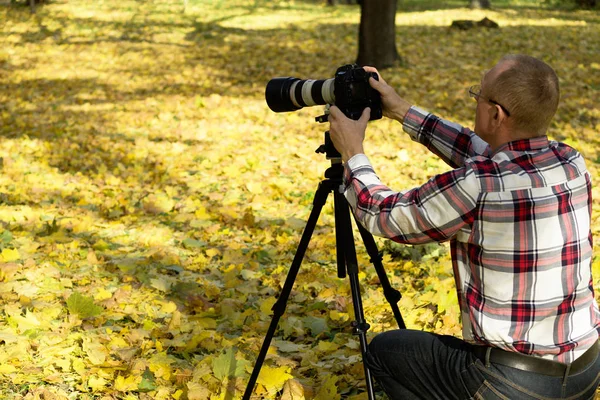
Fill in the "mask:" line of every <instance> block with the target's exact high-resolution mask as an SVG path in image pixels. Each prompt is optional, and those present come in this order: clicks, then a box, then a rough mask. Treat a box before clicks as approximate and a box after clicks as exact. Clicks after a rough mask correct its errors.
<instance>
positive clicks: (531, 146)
mask: <svg viewBox="0 0 600 400" xmlns="http://www.w3.org/2000/svg"><path fill="white" fill-rule="evenodd" d="M549 145H550V144H549V143H548V136H545V135H544V136H538V137H534V138H530V139H519V140H513V141H512V142H508V143H505V144H503V145H502V146H500V147H498V148H497V149H496V151H494V154H498V153H500V152H502V151H535V150H542V149H545V148H547V147H548V146H549Z"/></svg>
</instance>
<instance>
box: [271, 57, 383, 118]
mask: <svg viewBox="0 0 600 400" xmlns="http://www.w3.org/2000/svg"><path fill="white" fill-rule="evenodd" d="M370 77H373V78H374V79H376V80H379V76H378V75H377V74H376V73H374V72H367V71H365V70H364V69H363V68H362V67H360V66H358V65H357V64H348V65H344V66H341V67H339V68H338V69H337V71H336V73H335V77H334V78H329V79H322V80H313V79H298V78H293V77H282V78H273V79H271V80H270V81H269V83H267V87H266V89H265V99H266V100H267V105H268V106H269V108H270V109H271V110H273V111H275V112H288V111H296V110H299V109H301V108H303V107H310V106H315V105H324V104H334V105H336V106H337V107H338V108H339V109H340V110H342V112H343V113H344V114H345V115H346V116H347V117H348V118H352V119H354V120H357V119H359V118H360V116H361V115H362V112H363V111H364V109H365V108H367V107H370V108H371V117H370V119H371V120H373V119H380V118H381V116H382V109H381V96H380V95H379V92H378V91H377V90H375V89H373V88H372V87H371V85H370V84H369V78H370ZM317 121H319V122H325V121H327V115H325V116H321V117H318V118H317Z"/></svg>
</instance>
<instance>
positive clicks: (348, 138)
mask: <svg viewBox="0 0 600 400" xmlns="http://www.w3.org/2000/svg"><path fill="white" fill-rule="evenodd" d="M370 116H371V109H370V108H369V107H367V108H365V109H364V110H363V113H362V115H361V116H360V119H358V120H357V121H355V120H353V119H350V118H348V117H346V115H344V113H343V112H342V111H341V110H340V109H339V108H337V107H336V106H331V107H330V109H329V123H330V124H329V135H330V136H331V141H332V142H333V145H334V146H335V149H336V150H337V151H339V152H340V154H341V155H342V160H343V161H348V160H349V159H350V158H352V156H354V155H356V154H362V153H364V150H363V141H364V140H365V130H366V129H367V122H369V117H370Z"/></svg>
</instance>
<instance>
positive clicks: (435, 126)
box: [403, 107, 490, 168]
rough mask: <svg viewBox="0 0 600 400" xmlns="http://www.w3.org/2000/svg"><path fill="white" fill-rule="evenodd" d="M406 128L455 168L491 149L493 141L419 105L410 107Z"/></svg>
mask: <svg viewBox="0 0 600 400" xmlns="http://www.w3.org/2000/svg"><path fill="white" fill-rule="evenodd" d="M403 128H404V131H405V132H406V133H408V134H409V135H410V137H411V138H412V139H413V140H415V141H417V142H419V143H421V144H423V145H424V146H426V147H427V148H428V149H429V150H431V151H432V152H433V153H434V154H436V155H438V156H439V157H440V158H441V159H443V160H444V161H445V162H446V163H447V164H448V165H450V166H451V167H453V168H458V167H462V166H463V165H464V162H465V160H466V159H467V158H470V157H474V156H478V155H488V154H489V153H490V148H489V145H488V144H487V143H486V142H485V141H483V140H482V139H481V138H480V137H479V136H477V135H476V134H475V132H473V131H471V130H470V129H468V128H465V127H463V126H461V125H459V124H456V123H453V122H450V121H446V120H444V119H441V118H439V117H437V116H435V115H433V114H430V113H428V112H426V111H425V110H422V109H420V108H418V107H411V108H410V109H409V110H408V112H407V113H406V115H405V117H404V119H403Z"/></svg>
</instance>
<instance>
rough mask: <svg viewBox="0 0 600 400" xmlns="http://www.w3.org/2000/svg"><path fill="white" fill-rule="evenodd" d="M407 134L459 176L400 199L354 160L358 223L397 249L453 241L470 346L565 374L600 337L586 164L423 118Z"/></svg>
mask: <svg viewBox="0 0 600 400" xmlns="http://www.w3.org/2000/svg"><path fill="white" fill-rule="evenodd" d="M404 130H405V131H406V132H407V133H408V134H409V135H410V136H411V138H412V139H413V140H416V141H419V142H420V143H422V144H423V145H425V146H427V148H428V149H430V150H431V151H432V152H434V153H435V154H437V155H438V156H440V157H441V158H442V159H443V160H444V161H446V162H447V163H448V164H449V165H450V166H452V167H453V168H455V169H454V170H451V171H449V172H446V173H443V174H440V175H437V176H435V177H433V178H431V179H430V180H429V181H428V182H427V183H425V184H424V185H422V186H420V187H417V188H414V189H411V190H405V191H402V192H394V191H392V190H390V189H389V188H388V187H386V186H384V185H383V184H382V183H381V181H380V180H379V178H378V177H377V176H376V175H375V172H374V170H373V167H372V166H371V164H370V163H369V160H368V159H367V157H366V156H365V155H363V154H360V155H356V156H354V157H352V158H351V159H350V160H349V161H348V162H347V163H346V169H345V174H344V184H345V195H346V198H347V199H348V202H349V203H350V206H351V207H352V209H353V210H354V213H355V214H356V216H357V219H358V220H359V221H360V222H361V223H362V224H363V225H364V226H365V227H366V228H367V229H368V230H369V231H370V232H372V233H373V234H375V235H379V236H385V237H388V238H391V239H392V240H394V241H397V242H400V243H408V244H419V243H426V242H441V241H445V240H450V241H451V251H452V252H451V254H452V263H453V268H454V276H455V279H456V287H457V291H458V298H459V303H460V307H461V313H462V321H463V337H464V339H465V340H467V341H470V342H475V343H479V344H486V345H491V346H495V347H499V348H502V349H505V350H508V351H516V352H520V353H525V354H530V355H535V356H539V357H543V358H548V359H552V360H555V361H560V362H564V363H570V362H572V361H573V360H575V359H576V358H577V357H579V356H580V355H581V354H583V353H584V352H585V350H587V349H588V348H589V347H590V346H591V345H592V344H593V343H594V342H595V341H596V340H597V339H598V332H599V331H600V313H599V311H598V305H597V303H596V301H595V299H594V289H593V286H592V277H591V266H590V265H591V258H592V235H591V230H590V219H591V204H592V201H591V181H590V175H589V173H588V171H587V169H586V167H585V163H584V160H583V157H582V156H581V155H580V154H579V153H578V152H577V151H576V150H574V149H573V148H571V147H569V146H567V145H565V144H562V143H557V142H554V141H549V140H548V139H547V137H545V136H544V137H538V138H534V139H526V140H517V141H514V142H511V143H508V144H505V145H504V146H502V147H501V148H499V149H497V150H496V151H495V152H494V153H492V152H491V149H490V147H489V146H488V144H487V143H486V142H484V141H483V140H482V139H481V138H479V137H478V136H476V135H475V133H474V132H473V131H470V130H468V129H466V128H463V127H461V126H459V125H457V124H453V123H450V122H448V121H445V120H442V119H439V118H438V117H436V116H434V115H432V114H428V113H425V112H424V111H422V110H420V109H418V108H416V107H413V108H411V110H410V111H409V112H408V113H407V114H406V116H405V120H404Z"/></svg>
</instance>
